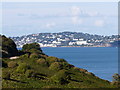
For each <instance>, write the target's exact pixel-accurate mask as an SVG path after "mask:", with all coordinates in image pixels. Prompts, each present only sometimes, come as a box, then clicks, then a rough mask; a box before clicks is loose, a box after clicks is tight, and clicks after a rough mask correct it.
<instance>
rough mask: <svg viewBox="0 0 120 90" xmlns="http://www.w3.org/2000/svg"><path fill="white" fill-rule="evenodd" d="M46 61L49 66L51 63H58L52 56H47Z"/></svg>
mask: <svg viewBox="0 0 120 90" xmlns="http://www.w3.org/2000/svg"><path fill="white" fill-rule="evenodd" d="M46 60H47V61H48V63H49V64H51V63H53V62H57V61H59V60H58V58H56V57H53V56H48V57H47V58H46Z"/></svg>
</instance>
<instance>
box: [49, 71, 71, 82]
mask: <svg viewBox="0 0 120 90" xmlns="http://www.w3.org/2000/svg"><path fill="white" fill-rule="evenodd" d="M51 80H52V81H53V82H55V83H59V84H66V83H68V81H69V80H70V75H69V74H68V72H67V71H66V70H60V71H59V72H58V73H56V74H55V75H54V76H52V77H51Z"/></svg>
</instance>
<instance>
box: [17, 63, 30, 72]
mask: <svg viewBox="0 0 120 90" xmlns="http://www.w3.org/2000/svg"><path fill="white" fill-rule="evenodd" d="M27 69H30V67H29V66H28V65H27V64H26V63H21V64H20V65H19V66H18V67H17V69H16V72H18V73H25V71H26V70H27Z"/></svg>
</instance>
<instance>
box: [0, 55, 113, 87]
mask: <svg viewBox="0 0 120 90" xmlns="http://www.w3.org/2000/svg"><path fill="white" fill-rule="evenodd" d="M38 59H40V58H35V57H34V58H29V57H27V56H20V58H19V59H15V60H10V59H3V61H5V62H6V63H8V62H10V61H15V62H17V64H18V66H19V65H20V64H21V63H26V64H27V65H29V66H30V70H32V71H33V72H34V73H39V74H41V75H39V77H29V78H28V77H26V72H27V70H26V71H25V72H24V73H19V72H17V71H16V70H17V68H18V66H16V67H14V68H10V67H6V68H5V67H4V68H3V69H2V70H3V73H4V72H5V71H8V72H10V74H11V77H10V78H11V79H10V80H5V79H3V82H2V86H3V88H114V87H115V86H112V85H111V84H110V82H108V81H106V80H102V79H100V78H98V77H96V76H94V75H91V74H87V73H85V71H80V70H79V69H78V68H76V67H72V66H71V65H70V64H68V63H67V62H66V61H64V60H63V59H58V58H55V57H49V56H44V59H45V63H46V62H47V63H48V65H46V64H45V63H44V62H42V64H40V63H37V60H38ZM55 62H58V63H55ZM53 63H54V64H55V65H54V64H53ZM44 64H45V65H44ZM52 65H53V66H52Z"/></svg>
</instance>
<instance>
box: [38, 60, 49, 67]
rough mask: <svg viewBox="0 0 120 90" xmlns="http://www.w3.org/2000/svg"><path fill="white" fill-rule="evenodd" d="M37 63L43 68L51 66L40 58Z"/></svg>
mask: <svg viewBox="0 0 120 90" xmlns="http://www.w3.org/2000/svg"><path fill="white" fill-rule="evenodd" d="M36 62H37V63H38V64H39V65H41V66H47V67H48V66H49V65H48V62H47V61H46V60H45V59H44V58H40V59H38V60H37V61H36Z"/></svg>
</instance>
